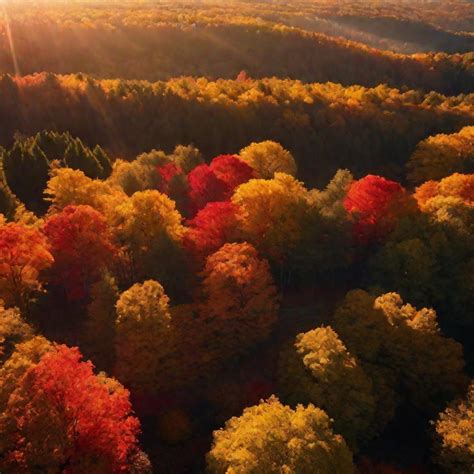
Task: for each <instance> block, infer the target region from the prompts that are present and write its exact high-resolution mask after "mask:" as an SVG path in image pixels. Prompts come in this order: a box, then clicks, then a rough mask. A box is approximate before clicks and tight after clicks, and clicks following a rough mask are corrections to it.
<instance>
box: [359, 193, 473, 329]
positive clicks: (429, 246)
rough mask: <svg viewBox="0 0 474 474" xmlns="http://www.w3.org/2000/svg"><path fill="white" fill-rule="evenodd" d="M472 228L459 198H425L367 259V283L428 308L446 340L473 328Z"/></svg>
mask: <svg viewBox="0 0 474 474" xmlns="http://www.w3.org/2000/svg"><path fill="white" fill-rule="evenodd" d="M473 225H474V208H473V207H472V206H470V205H468V204H465V203H464V202H463V201H462V200H461V199H460V198H458V197H451V196H448V197H444V196H436V197H435V198H430V199H429V200H428V205H427V207H426V208H425V211H424V212H423V213H419V214H413V215H411V216H407V217H406V218H403V219H401V220H400V221H399V222H398V225H397V227H396V228H395V230H394V231H393V232H392V233H391V234H390V237H389V239H388V240H387V242H386V243H385V245H384V246H383V247H381V248H380V250H379V251H378V252H377V253H376V254H375V255H374V256H373V257H372V258H371V259H370V263H369V270H368V272H367V275H368V276H369V277H370V283H371V284H372V285H377V286H378V287H380V288H381V289H383V290H385V291H390V290H394V291H396V292H398V293H400V294H401V295H402V296H403V297H404V298H406V299H407V300H410V301H412V302H413V303H414V304H416V305H418V306H424V305H433V307H434V308H435V309H436V310H437V312H438V316H439V318H440V323H441V325H442V327H443V329H444V330H445V331H449V333H450V334H453V332H452V331H453V328H456V327H461V326H462V327H467V326H470V325H472V324H473V323H474V311H473V309H474V308H473V295H474V293H473V288H474V286H473V285H474V281H473V280H472V278H471V277H470V275H471V274H472V266H473V265H474V261H473V259H472V248H473V245H474V235H473V232H472V230H471V229H472V226H473ZM453 242H455V245H453ZM413 281H416V282H417V284H416V285H414V284H413ZM464 332H465V330H464Z"/></svg>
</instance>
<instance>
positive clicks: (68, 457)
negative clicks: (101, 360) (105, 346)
mask: <svg viewBox="0 0 474 474" xmlns="http://www.w3.org/2000/svg"><path fill="white" fill-rule="evenodd" d="M81 357H82V356H81V354H80V352H79V350H78V349H77V348H68V347H66V346H58V347H57V348H56V350H55V351H52V352H49V353H46V354H44V355H43V356H42V358H41V359H40V361H39V362H38V364H37V365H34V366H32V367H30V368H29V369H28V370H27V371H26V373H25V375H24V377H23V378H22V379H21V380H20V382H19V384H18V386H17V388H15V390H14V392H13V394H12V396H11V397H10V399H9V401H8V404H7V406H6V409H5V412H4V413H3V415H2V417H1V419H0V425H1V427H2V433H3V436H2V442H1V445H2V446H1V452H2V453H3V457H2V461H1V463H2V464H3V469H5V470H7V471H8V472H11V471H12V470H16V471H17V470H25V471H31V470H41V471H44V472H49V471H51V472H52V471H54V472H58V471H61V472H77V473H79V472H104V471H107V472H120V471H124V470H125V469H126V468H127V466H128V464H129V458H130V457H131V455H132V454H133V453H135V452H136V451H137V435H138V432H139V421H138V419H137V418H135V417H134V416H133V415H132V408H131V404H130V401H129V394H128V391H127V390H125V389H124V388H123V387H122V386H121V385H120V384H119V383H118V382H117V381H113V380H110V379H107V378H106V377H104V376H96V375H94V373H93V371H92V367H93V366H92V364H91V363H90V362H83V361H81Z"/></svg>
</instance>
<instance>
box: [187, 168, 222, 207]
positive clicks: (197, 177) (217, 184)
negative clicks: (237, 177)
mask: <svg viewBox="0 0 474 474" xmlns="http://www.w3.org/2000/svg"><path fill="white" fill-rule="evenodd" d="M227 190H228V188H227V185H226V183H225V182H224V181H222V180H221V179H219V178H218V177H217V176H216V175H215V173H214V172H213V171H212V170H211V169H210V168H209V166H208V165H199V166H196V168H194V169H193V170H192V171H191V173H189V175H188V196H189V206H190V209H189V210H190V215H192V216H194V215H195V214H196V212H198V211H199V210H200V209H202V208H203V207H204V206H205V205H206V204H207V203H208V202H215V201H224V200H225V199H226V197H227V192H228V191H227Z"/></svg>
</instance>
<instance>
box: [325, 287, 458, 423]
mask: <svg viewBox="0 0 474 474" xmlns="http://www.w3.org/2000/svg"><path fill="white" fill-rule="evenodd" d="M333 325H334V327H335V329H336V330H337V332H338V334H339V335H340V336H341V338H342V340H343V341H344V342H345V344H346V345H347V347H348V349H349V350H350V352H351V353H352V354H354V355H355V356H357V357H358V358H359V359H360V361H361V363H362V367H363V368H364V370H365V372H366V373H367V375H368V376H369V377H371V378H372V380H373V383H374V393H376V394H377V395H378V397H379V398H380V403H382V404H384V403H385V402H386V400H383V397H384V394H383V392H382V390H381V389H379V385H380V384H383V388H385V389H386V390H388V392H389V396H388V399H392V400H393V401H395V402H396V403H399V402H402V401H404V400H408V401H409V402H410V403H412V404H413V405H415V406H416V407H417V408H418V409H420V410H421V411H424V412H427V413H432V412H433V411H436V410H437V409H439V407H440V406H442V404H443V403H445V402H446V401H447V400H450V399H452V398H453V397H455V396H456V395H457V394H458V393H459V392H460V391H461V390H462V389H463V386H464V384H465V382H466V380H465V376H464V374H463V367H464V361H463V358H462V346H461V345H460V344H459V343H458V342H456V341H454V340H452V339H448V338H445V337H443V335H442V334H441V332H440V330H439V327H438V322H437V318H436V312H435V311H434V310H432V309H428V308H422V309H420V310H417V309H416V308H415V307H413V306H411V305H410V304H404V303H403V301H402V299H401V298H400V296H399V295H398V294H396V293H387V294H384V295H382V296H379V297H378V298H375V297H373V296H371V295H369V294H368V293H366V292H365V291H362V290H353V291H350V292H349V293H348V294H347V295H346V298H345V300H344V302H343V303H342V304H341V306H339V308H338V309H337V310H336V312H335V315H334V319H333ZM434 360H436V363H435V364H434V363H433V361H434ZM381 406H383V405H381ZM394 408H395V406H392V407H391V411H388V410H387V409H386V408H385V412H383V413H379V419H384V418H385V417H386V418H388V419H389V418H390V413H392V415H393V410H394ZM387 421H388V420H387Z"/></svg>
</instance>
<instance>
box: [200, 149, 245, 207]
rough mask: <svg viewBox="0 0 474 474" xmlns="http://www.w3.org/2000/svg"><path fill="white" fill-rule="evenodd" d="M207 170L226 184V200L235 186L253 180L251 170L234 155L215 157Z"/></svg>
mask: <svg viewBox="0 0 474 474" xmlns="http://www.w3.org/2000/svg"><path fill="white" fill-rule="evenodd" d="M209 169H210V170H211V171H212V172H213V173H214V174H215V175H216V176H217V177H218V178H219V179H220V180H221V181H223V182H224V183H225V184H226V186H227V196H226V198H227V199H229V198H230V197H231V195H232V193H233V192H234V189H235V188H237V186H240V185H241V184H243V183H246V182H247V181H249V180H250V179H251V178H254V171H253V169H252V168H251V167H250V166H249V165H248V164H247V163H246V162H245V161H242V160H241V159H240V158H239V157H238V156H235V155H219V156H217V157H216V158H214V159H213V160H212V161H211V163H210V165H209Z"/></svg>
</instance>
